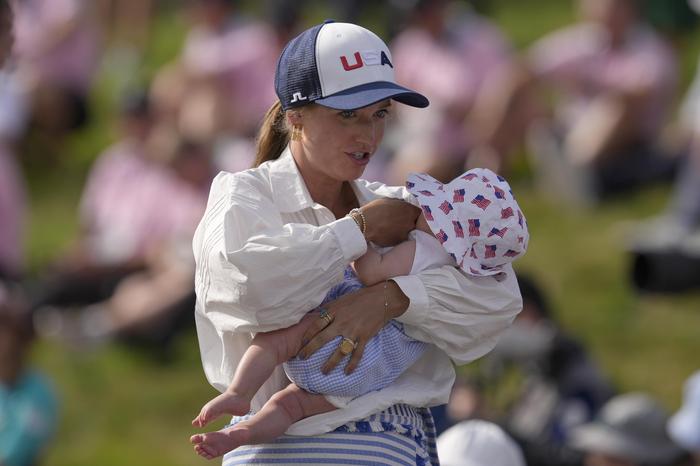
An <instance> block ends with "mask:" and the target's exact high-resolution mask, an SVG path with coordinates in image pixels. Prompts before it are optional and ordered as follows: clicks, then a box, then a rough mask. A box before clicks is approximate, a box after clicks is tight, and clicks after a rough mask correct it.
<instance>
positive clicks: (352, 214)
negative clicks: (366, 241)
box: [348, 208, 367, 236]
mask: <svg viewBox="0 0 700 466" xmlns="http://www.w3.org/2000/svg"><path fill="white" fill-rule="evenodd" d="M348 215H350V218H352V219H353V220H355V223H357V227H358V228H359V229H360V232H362V235H363V236H364V234H365V232H366V231H367V219H366V218H365V214H363V213H362V211H361V210H360V209H358V208H355V209H352V210H351V211H350V213H349V214H348ZM358 215H359V216H360V218H361V219H362V225H360V222H359V221H358V220H357V216H358Z"/></svg>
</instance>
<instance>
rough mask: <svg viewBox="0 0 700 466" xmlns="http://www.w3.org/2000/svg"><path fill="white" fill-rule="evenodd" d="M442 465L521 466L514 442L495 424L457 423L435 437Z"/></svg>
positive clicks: (521, 459) (522, 461)
mask: <svg viewBox="0 0 700 466" xmlns="http://www.w3.org/2000/svg"><path fill="white" fill-rule="evenodd" d="M437 451H438V457H439V458H440V464H441V465H442V466H525V464H526V463H525V459H524V458H523V454H522V452H521V451H520V448H519V447H518V445H517V444H516V443H515V442H514V441H513V440H512V439H511V438H510V437H508V434H506V433H505V432H504V431H503V429H501V428H500V427H498V426H497V425H496V424H493V423H491V422H487V421H481V420H471V421H464V422H461V423H459V424H457V425H455V426H453V427H451V428H449V429H447V430H446V431H445V432H444V433H443V434H442V435H440V436H439V437H438V438H437Z"/></svg>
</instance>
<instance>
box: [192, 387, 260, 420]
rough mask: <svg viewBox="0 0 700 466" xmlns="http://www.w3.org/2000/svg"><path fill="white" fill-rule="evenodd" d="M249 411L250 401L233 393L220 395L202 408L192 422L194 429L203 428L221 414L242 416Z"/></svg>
mask: <svg viewBox="0 0 700 466" xmlns="http://www.w3.org/2000/svg"><path fill="white" fill-rule="evenodd" d="M248 411H250V399H248V398H246V397H243V396H241V395H236V394H233V393H229V392H226V393H222V394H221V395H219V396H217V397H216V398H214V399H213V400H211V401H209V402H208V403H207V404H205V405H204V406H203V407H202V410H201V411H200V412H199V415H197V417H196V418H194V419H193V420H192V425H193V426H195V427H204V426H205V425H207V424H208V423H210V422H211V421H213V420H214V419H216V418H217V417H219V416H221V415H222V414H232V415H235V416H242V415H244V414H247V413H248Z"/></svg>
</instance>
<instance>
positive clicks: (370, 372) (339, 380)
mask: <svg viewBox="0 0 700 466" xmlns="http://www.w3.org/2000/svg"><path fill="white" fill-rule="evenodd" d="M360 288H362V283H360V281H359V280H358V278H357V276H356V275H355V273H354V271H353V270H352V268H351V267H349V266H348V267H347V268H346V269H345V275H344V279H343V281H342V282H341V283H339V284H338V285H336V286H334V287H333V288H331V290H330V291H329V292H328V294H327V295H326V297H325V299H324V300H323V303H322V304H321V305H323V304H325V303H328V302H331V301H334V300H335V299H337V298H339V297H340V296H342V295H344V294H347V293H351V292H353V291H356V290H358V289H360ZM314 312H316V311H314ZM341 340H342V337H340V336H338V337H336V338H335V339H333V340H331V341H329V342H328V343H326V344H325V345H324V346H322V347H321V348H320V349H319V350H318V351H316V352H315V353H314V354H312V355H311V356H309V358H308V359H306V360H302V359H299V358H293V359H290V360H289V361H287V362H286V363H284V370H285V372H286V373H287V376H288V377H289V379H290V380H292V382H294V383H295V384H297V385H298V386H299V387H301V388H303V389H304V390H306V391H308V392H311V393H318V394H322V395H329V396H339V397H350V398H354V397H357V396H360V395H364V394H365V393H368V392H371V391H374V390H381V389H382V388H384V387H386V386H387V385H389V384H390V383H391V382H393V381H394V380H396V378H397V377H398V376H399V375H401V374H402V373H403V372H404V371H405V370H406V369H408V368H409V367H410V366H411V365H412V364H413V363H414V362H415V361H416V360H417V359H418V358H419V357H420V356H421V355H422V354H423V351H424V350H425V348H426V344H425V343H422V342H420V341H417V340H414V339H413V338H411V337H409V336H408V335H406V334H405V333H404V331H403V325H402V324H401V323H400V322H397V321H395V320H391V321H389V323H388V324H387V325H386V326H384V328H383V329H381V330H380V331H379V333H377V334H376V335H375V336H374V337H373V338H372V339H371V340H369V342H367V345H366V346H365V352H364V354H363V355H362V359H361V360H360V364H359V365H358V366H357V368H356V369H355V371H354V372H353V373H352V374H349V375H348V374H345V372H344V368H345V365H346V364H347V362H348V360H349V359H350V356H349V355H348V356H346V357H345V358H343V360H342V361H341V362H340V364H338V365H337V366H336V367H335V368H334V369H333V370H332V371H331V372H329V373H328V374H327V375H323V374H322V373H321V367H322V366H323V364H324V363H325V362H326V361H327V360H328V358H329V357H330V356H331V354H333V352H334V351H335V350H336V349H337V348H338V345H339V344H340V342H341Z"/></svg>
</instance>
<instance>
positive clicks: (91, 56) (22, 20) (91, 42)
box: [14, 0, 100, 136]
mask: <svg viewBox="0 0 700 466" xmlns="http://www.w3.org/2000/svg"><path fill="white" fill-rule="evenodd" d="M94 5H95V3H94V2H90V1H88V0H22V1H21V2H17V5H16V14H15V23H14V27H15V34H16V42H15V52H16V56H17V61H18V67H19V72H20V73H21V76H22V78H23V81H24V83H25V86H26V87H27V88H28V90H29V92H30V94H31V95H32V105H33V114H34V119H35V120H36V121H37V123H38V124H40V125H41V128H42V129H43V130H44V131H51V132H52V133H53V136H55V135H57V134H62V133H63V132H65V131H67V130H71V129H73V128H77V127H79V126H81V125H82V124H84V123H85V121H86V120H87V111H88V110H87V107H88V105H87V94H88V91H89V90H90V87H91V85H92V79H93V76H94V73H95V71H96V69H97V65H98V61H99V58H100V55H99V52H100V40H99V39H100V31H99V29H98V27H97V24H98V22H97V21H96V17H95V13H96V11H94Z"/></svg>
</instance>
